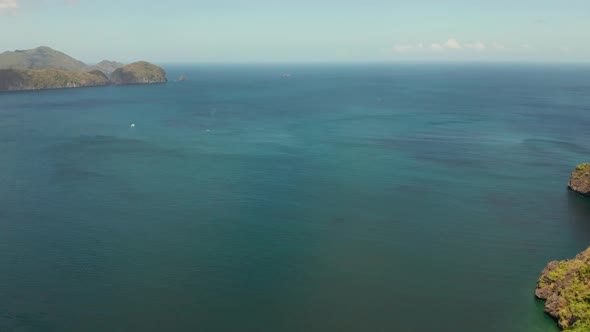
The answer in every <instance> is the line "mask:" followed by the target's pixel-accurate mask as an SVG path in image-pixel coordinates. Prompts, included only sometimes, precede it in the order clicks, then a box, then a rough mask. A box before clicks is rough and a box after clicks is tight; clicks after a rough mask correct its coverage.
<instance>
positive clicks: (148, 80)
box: [111, 61, 168, 84]
mask: <svg viewBox="0 0 590 332" xmlns="http://www.w3.org/2000/svg"><path fill="white" fill-rule="evenodd" d="M167 81H168V80H167V79H166V72H165V71H164V69H162V67H158V66H156V65H153V64H151V63H149V62H145V61H139V62H134V63H132V64H129V65H126V66H124V67H122V68H118V69H117V70H115V71H114V72H113V73H112V74H111V83H113V84H152V83H164V82H167Z"/></svg>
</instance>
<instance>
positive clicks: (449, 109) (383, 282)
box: [0, 64, 590, 332]
mask: <svg viewBox="0 0 590 332" xmlns="http://www.w3.org/2000/svg"><path fill="white" fill-rule="evenodd" d="M165 67H166V69H167V70H168V73H169V77H170V78H171V79H172V80H174V79H175V78H177V77H178V76H179V75H181V74H184V75H186V76H187V78H188V80H187V81H185V82H174V81H171V82H169V83H167V84H163V85H150V86H147V85H138V86H111V87H103V88H85V89H74V90H53V91H37V92H18V93H2V94H0V331H2V332H4V331H10V332H13V331H14V332H17V331H18V332H21V331H41V332H58V331H59V332H74V331H76V332H78V331H90V332H94V331H96V332H99V331H101V332H102V331H372V332H374V331H404V332H431V331H437V332H447V331H448V332H463V331H465V332H468V331H469V332H472V331H478V332H492V331H493V332H497V331H503V332H504V331H506V332H512V331H514V332H523V331H524V332H527V331H528V332H537V331H538V332H541V331H543V332H547V331H555V330H556V329H555V324H554V323H553V322H552V321H551V319H549V318H547V317H546V316H544V314H543V313H542V303H540V302H538V301H536V300H535V299H534V297H533V291H534V288H535V282H536V279H537V277H538V275H539V272H540V271H541V270H542V269H543V267H544V266H545V264H546V263H547V262H548V261H550V260H553V259H564V258H568V257H572V256H573V255H575V254H576V253H577V252H579V251H581V250H583V249H585V248H586V247H587V246H588V245H590V203H589V201H588V200H585V199H583V198H581V197H578V196H576V195H574V194H572V193H570V192H568V191H567V189H566V183H567V180H568V178H569V174H570V172H571V171H572V169H573V168H574V167H575V165H576V164H578V163H581V162H584V161H590V145H589V144H588V142H589V135H590V130H589V128H590V66H583V65H567V66H566V65H517V64H502V65H494V64H488V65H458V64H436V65H434V64H433V65H424V64H404V65H402V64H397V65H366V66H364V65H339V66H336V65H333V66H327V65H306V66H304V65H272V66H270V65H269V66H254V65H249V66H238V65H235V66H231V65H227V66H221V65H217V66H207V65H199V66H181V65H169V66H165ZM284 72H290V73H291V74H292V77H291V78H287V79H285V78H281V74H282V73H284ZM131 123H135V124H136V127H135V128H131V127H130V124H131Z"/></svg>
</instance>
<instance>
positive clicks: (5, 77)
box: [0, 46, 167, 91]
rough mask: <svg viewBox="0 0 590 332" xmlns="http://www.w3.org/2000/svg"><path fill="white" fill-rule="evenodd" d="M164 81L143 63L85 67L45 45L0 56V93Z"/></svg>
mask: <svg viewBox="0 0 590 332" xmlns="http://www.w3.org/2000/svg"><path fill="white" fill-rule="evenodd" d="M166 81H167V79H166V72H165V71H164V69H162V68H161V67H158V66H156V65H153V64H151V63H148V62H145V61H139V62H135V63H132V64H129V65H124V64H123V63H120V62H116V61H109V60H104V61H101V62H99V63H98V64H96V65H87V64H85V63H84V62H82V61H79V60H76V59H74V58H72V57H71V56H69V55H67V54H65V53H62V52H59V51H56V50H54V49H52V48H50V47H46V46H41V47H37V48H34V49H31V50H17V51H13V52H10V51H8V52H4V53H1V54H0V91H19V90H41V89H59V88H78V87H90V86H102V85H109V84H146V83H163V82H166Z"/></svg>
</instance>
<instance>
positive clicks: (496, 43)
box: [492, 42, 508, 51]
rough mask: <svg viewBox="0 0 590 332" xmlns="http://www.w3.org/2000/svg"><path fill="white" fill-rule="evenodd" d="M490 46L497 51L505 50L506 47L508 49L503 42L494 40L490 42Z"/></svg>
mask: <svg viewBox="0 0 590 332" xmlns="http://www.w3.org/2000/svg"><path fill="white" fill-rule="evenodd" d="M492 47H493V48H494V49H495V50H498V51H504V50H507V49H508V47H506V45H504V44H500V43H498V42H494V43H492Z"/></svg>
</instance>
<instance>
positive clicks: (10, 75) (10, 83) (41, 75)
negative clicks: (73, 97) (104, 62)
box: [0, 69, 109, 91]
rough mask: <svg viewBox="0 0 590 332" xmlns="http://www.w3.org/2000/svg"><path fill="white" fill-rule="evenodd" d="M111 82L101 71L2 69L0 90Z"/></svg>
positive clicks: (68, 86) (58, 87) (74, 86)
mask: <svg viewBox="0 0 590 332" xmlns="http://www.w3.org/2000/svg"><path fill="white" fill-rule="evenodd" d="M107 84H109V80H108V78H107V77H106V75H105V74H104V73H103V72H101V71H92V72H81V71H77V72H76V71H64V70H55V69H39V70H21V69H0V91H19V90H42V89H60V88H79V87H85V86H100V85H107Z"/></svg>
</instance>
